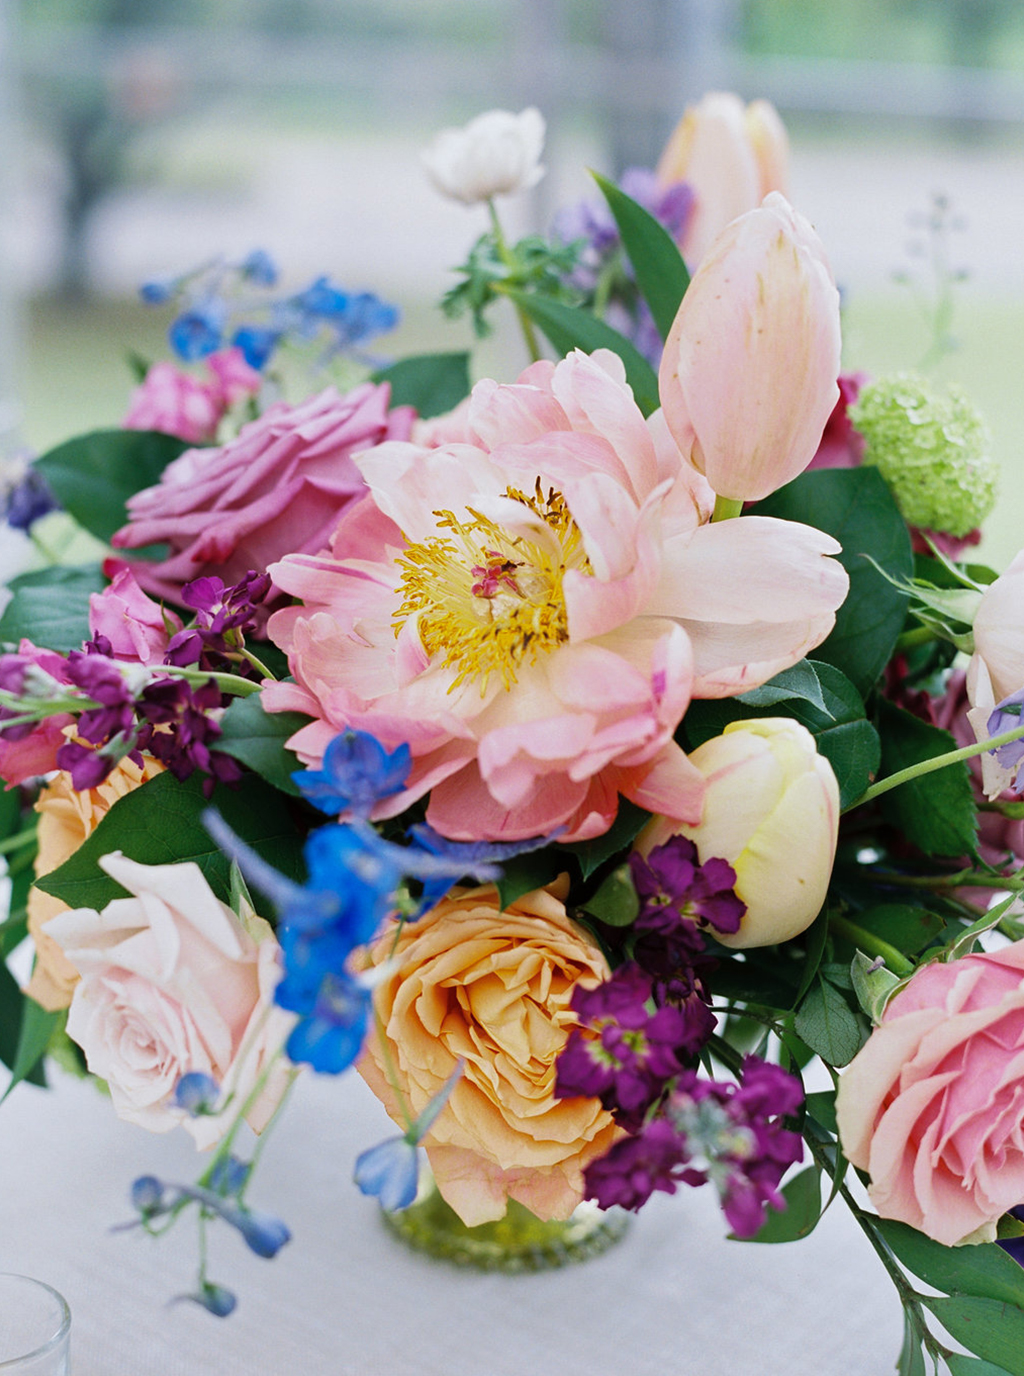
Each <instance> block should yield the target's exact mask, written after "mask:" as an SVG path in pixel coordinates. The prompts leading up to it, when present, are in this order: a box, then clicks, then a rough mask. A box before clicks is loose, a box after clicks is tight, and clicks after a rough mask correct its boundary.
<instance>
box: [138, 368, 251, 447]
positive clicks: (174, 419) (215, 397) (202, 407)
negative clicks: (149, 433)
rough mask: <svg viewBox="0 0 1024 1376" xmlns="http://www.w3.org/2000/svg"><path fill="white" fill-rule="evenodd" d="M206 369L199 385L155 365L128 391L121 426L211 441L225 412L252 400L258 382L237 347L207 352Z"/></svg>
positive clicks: (194, 441)
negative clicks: (207, 376)
mask: <svg viewBox="0 0 1024 1376" xmlns="http://www.w3.org/2000/svg"><path fill="white" fill-rule="evenodd" d="M206 366H207V368H208V370H209V373H210V377H209V379H208V380H207V381H205V382H204V381H201V380H200V379H199V378H197V377H193V375H192V374H191V373H186V372H184V371H183V370H182V369H181V368H179V367H177V365H176V364H174V363H154V364H153V366H152V367H151V368H150V369H149V371H148V372H147V374H146V376H145V379H144V380H143V381H142V382H141V383H140V385H139V386H138V387H136V389H135V391H134V392H133V393H132V398H131V405H130V406H129V408H128V414H127V415H126V416H125V418H124V420H123V422H122V425H123V426H124V428H125V429H126V430H162V431H163V433H164V434H165V435H177V436H178V438H179V439H183V440H187V441H188V442H189V443H190V444H205V443H206V441H207V440H212V439H213V438H214V437H215V435H216V434H217V427H218V425H220V422H221V419H222V418H223V416H224V414H225V412H226V411H227V410H228V409H229V408H230V407H232V406H234V404H235V402H237V401H241V400H242V398H243V397H246V396H255V394H256V393H257V392H258V391H259V389H260V383H261V381H262V379H261V378H260V375H259V373H258V372H256V370H255V369H254V368H250V367H249V365H248V363H246V361H245V359H244V358H243V356H242V351H241V349H221V350H220V351H219V352H218V353H214V354H210V355H209V356H208V358H207V359H206Z"/></svg>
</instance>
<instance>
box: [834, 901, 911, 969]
mask: <svg viewBox="0 0 1024 1376" xmlns="http://www.w3.org/2000/svg"><path fill="white" fill-rule="evenodd" d="M828 925H829V927H830V928H831V930H832V931H833V932H835V933H836V934H837V935H838V936H843V937H845V938H846V939H847V941H852V942H853V944H854V945H855V946H856V947H858V948H859V949H860V950H861V951H865V952H866V953H867V954H868V955H872V956H881V957H882V959H883V960H884V961H885V963H886V965H888V967H889V969H890V970H891V971H892V972H893V974H896V975H909V974H912V973H913V971H914V969H915V968H916V967H915V965H914V962H913V961H911V960H908V959H907V958H906V956H905V955H904V954H903V952H902V951H897V949H896V947H895V946H891V945H890V944H889V942H888V941H885V940H884V939H883V938H882V937H880V936H876V935H875V934H874V932H869V931H866V930H865V929H864V928H863V927H858V926H857V924H856V923H855V922H851V921H850V920H849V918H846V917H839V916H838V914H833V915H831V916H830V917H829V920H828Z"/></svg>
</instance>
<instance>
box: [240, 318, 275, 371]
mask: <svg viewBox="0 0 1024 1376" xmlns="http://www.w3.org/2000/svg"><path fill="white" fill-rule="evenodd" d="M281 337H282V331H281V330H277V329H273V328H272V327H270V326H265V325H243V326H242V328H241V329H239V330H236V331H235V333H234V335H233V337H232V340H231V342H232V344H234V345H235V347H236V348H238V349H241V351H242V357H243V358H244V359H245V361H246V363H248V365H249V367H250V368H255V369H256V371H257V372H262V371H263V369H264V368H265V367H266V365H267V362H268V360H269V359H270V356H271V354H272V353H273V352H274V350H275V349H276V348H277V346H278V344H280V342H281Z"/></svg>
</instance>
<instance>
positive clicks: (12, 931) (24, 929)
mask: <svg viewBox="0 0 1024 1376" xmlns="http://www.w3.org/2000/svg"><path fill="white" fill-rule="evenodd" d="M27 935H28V920H27V918H26V917H25V915H24V914H22V915H20V916H12V917H9V918H7V920H6V922H0V956H3V958H4V959H5V960H6V958H7V957H8V956H9V955H10V954H11V952H12V951H13V950H15V949H16V948H17V947H18V946H20V945H21V943H22V942H23V941H24V940H25V937H26V936H27Z"/></svg>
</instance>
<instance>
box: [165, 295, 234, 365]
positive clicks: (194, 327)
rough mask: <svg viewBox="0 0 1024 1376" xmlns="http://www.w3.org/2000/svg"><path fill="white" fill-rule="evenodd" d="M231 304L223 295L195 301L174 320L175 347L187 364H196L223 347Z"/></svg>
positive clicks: (171, 337)
mask: <svg viewBox="0 0 1024 1376" xmlns="http://www.w3.org/2000/svg"><path fill="white" fill-rule="evenodd" d="M226 320H227V306H226V305H225V303H224V301H223V300H222V299H221V298H220V297H219V296H208V297H206V298H205V299H203V300H201V301H195V302H193V303H192V304H191V305H190V306H189V308H188V309H187V310H184V311H182V313H181V314H180V315H179V316H176V317H175V319H174V320H173V321H172V322H171V328H170V329H169V331H168V335H167V337H168V339H169V340H170V341H171V348H172V349H173V350H174V352H175V353H176V354H177V355H178V357H179V358H183V359H184V360H185V362H186V363H194V362H195V361H196V359H198V358H205V356H206V355H207V354H212V353H213V352H214V351H215V350H217V349H219V348H220V346H221V344H222V343H223V340H224V325H225V322H226Z"/></svg>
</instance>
